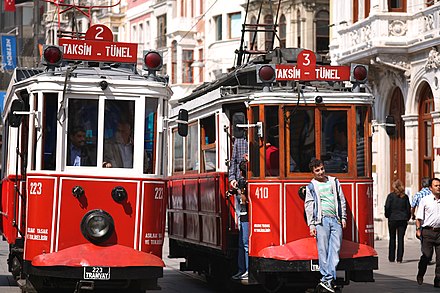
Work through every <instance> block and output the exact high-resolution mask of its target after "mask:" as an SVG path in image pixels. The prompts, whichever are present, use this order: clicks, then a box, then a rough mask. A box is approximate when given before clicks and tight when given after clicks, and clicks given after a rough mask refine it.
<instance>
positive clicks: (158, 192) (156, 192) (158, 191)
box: [154, 187, 163, 199]
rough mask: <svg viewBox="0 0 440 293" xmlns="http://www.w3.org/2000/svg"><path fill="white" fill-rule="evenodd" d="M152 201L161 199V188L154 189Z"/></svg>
mask: <svg viewBox="0 0 440 293" xmlns="http://www.w3.org/2000/svg"><path fill="white" fill-rule="evenodd" d="M154 199H163V187H155V188H154Z"/></svg>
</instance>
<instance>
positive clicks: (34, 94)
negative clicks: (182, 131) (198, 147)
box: [1, 25, 172, 292]
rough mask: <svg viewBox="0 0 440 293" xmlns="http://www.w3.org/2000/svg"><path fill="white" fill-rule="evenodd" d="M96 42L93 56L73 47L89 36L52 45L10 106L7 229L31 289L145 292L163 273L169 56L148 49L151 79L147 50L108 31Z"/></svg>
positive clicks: (11, 91)
mask: <svg viewBox="0 0 440 293" xmlns="http://www.w3.org/2000/svg"><path fill="white" fill-rule="evenodd" d="M94 35H96V36H98V35H99V38H98V37H97V38H95V39H93V36H94ZM87 36H89V38H88V39H87V45H88V46H90V48H89V49H90V54H88V55H87V54H84V53H81V54H77V55H75V52H74V51H73V50H70V51H69V48H68V46H70V45H72V44H75V45H76V46H78V44H80V43H81V42H83V43H84V42H85V41H84V40H83V39H79V40H78V39H75V40H73V39H64V40H60V44H63V46H62V47H57V46H47V47H45V48H44V58H43V63H44V64H45V66H44V67H42V68H38V69H28V68H17V69H16V70H15V72H14V75H13V78H12V80H11V83H10V85H9V88H8V91H7V94H6V97H5V109H4V113H3V117H4V118H3V125H4V128H3V154H2V170H1V175H2V176H1V178H2V183H1V184H2V186H1V205H2V206H1V220H2V222H1V225H2V232H3V236H4V237H5V238H6V240H7V241H8V243H9V245H10V253H9V259H8V265H9V270H10V271H11V272H12V274H13V275H14V276H15V277H16V278H17V279H18V282H19V284H20V287H21V289H22V291H23V292H35V291H37V292H40V291H46V290H52V291H54V292H60V290H62V289H70V290H71V291H70V292H73V290H75V289H76V291H75V292H79V291H80V290H81V289H89V290H90V289H93V288H97V289H99V288H112V289H118V291H120V290H122V289H124V290H130V292H132V291H133V292H141V291H142V292H143V291H145V290H147V289H157V287H158V286H157V280H158V278H161V277H162V276H163V267H164V262H163V261H162V246H163V239H164V230H165V229H164V228H165V208H166V203H165V202H166V181H165V179H166V178H165V176H166V167H167V166H166V160H165V158H166V153H164V151H163V150H164V146H165V145H166V144H167V141H166V140H167V137H166V135H164V134H163V127H164V123H163V122H164V121H166V116H167V114H166V113H167V111H168V108H167V105H168V100H169V98H170V96H171V94H172V92H171V89H170V87H169V86H168V83H167V80H166V79H165V78H162V77H160V76H157V75H156V71H157V70H159V69H160V67H161V66H162V57H161V56H160V54H159V53H157V52H154V51H149V52H146V54H145V55H144V61H145V65H144V66H145V70H146V71H148V74H141V73H140V71H139V70H137V69H136V61H137V45H135V44H127V43H113V37H112V34H111V31H110V29H108V28H107V27H105V26H102V25H97V26H92V27H91V28H90V29H89V30H88V32H87V34H86V37H87ZM90 36H92V39H90ZM102 37H104V38H102ZM109 44H110V45H112V46H113V47H117V48H125V49H124V50H121V52H125V53H124V54H120V55H119V56H113V57H110V56H109V55H108V54H106V53H105V51H100V50H105V47H106V46H109ZM63 51H64V55H63V54H62V52H63ZM95 58H97V59H95Z"/></svg>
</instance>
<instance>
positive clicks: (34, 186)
mask: <svg viewBox="0 0 440 293" xmlns="http://www.w3.org/2000/svg"><path fill="white" fill-rule="evenodd" d="M29 187H30V188H29V194H32V195H41V192H42V187H43V183H41V182H31V183H30V186H29Z"/></svg>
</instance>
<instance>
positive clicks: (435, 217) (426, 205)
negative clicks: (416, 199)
mask: <svg viewBox="0 0 440 293" xmlns="http://www.w3.org/2000/svg"><path fill="white" fill-rule="evenodd" d="M429 189H430V190H431V193H432V194H430V195H427V196H425V197H423V198H422V200H421V201H420V203H419V207H418V209H417V214H416V236H417V238H421V240H422V256H421V257H420V261H419V265H418V269H419V270H418V273H417V283H418V284H419V285H422V284H423V276H424V275H425V273H426V269H427V267H428V264H429V261H430V259H431V258H432V254H433V249H435V262H436V266H435V278H434V287H436V288H440V179H438V178H433V179H431V180H430V182H429Z"/></svg>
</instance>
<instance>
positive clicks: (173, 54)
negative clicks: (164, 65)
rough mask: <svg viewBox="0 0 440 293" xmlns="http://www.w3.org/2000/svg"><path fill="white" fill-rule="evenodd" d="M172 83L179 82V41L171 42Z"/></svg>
mask: <svg viewBox="0 0 440 293" xmlns="http://www.w3.org/2000/svg"><path fill="white" fill-rule="evenodd" d="M171 83H177V41H173V43H172V44H171Z"/></svg>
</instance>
